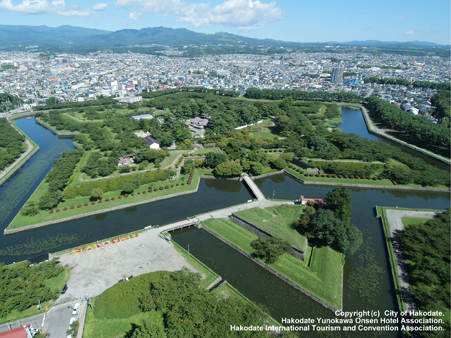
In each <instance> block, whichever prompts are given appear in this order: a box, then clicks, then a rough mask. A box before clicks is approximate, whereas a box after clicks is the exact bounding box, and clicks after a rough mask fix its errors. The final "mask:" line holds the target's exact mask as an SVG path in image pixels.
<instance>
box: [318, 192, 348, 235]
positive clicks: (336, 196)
mask: <svg viewBox="0 0 451 338" xmlns="http://www.w3.org/2000/svg"><path fill="white" fill-rule="evenodd" d="M324 209H327V210H331V211H332V212H333V214H334V216H335V217H336V218H338V219H340V220H341V221H342V222H343V224H344V225H345V226H349V225H350V223H351V214H352V207H351V195H350V194H349V192H348V189H346V188H344V187H340V188H334V189H333V190H332V192H330V193H328V194H327V195H326V198H325V199H324Z"/></svg>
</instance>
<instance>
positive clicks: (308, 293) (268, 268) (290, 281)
mask: <svg viewBox="0 0 451 338" xmlns="http://www.w3.org/2000/svg"><path fill="white" fill-rule="evenodd" d="M203 230H205V231H206V232H208V233H209V234H210V235H212V236H214V237H216V238H217V239H219V240H220V241H221V242H223V243H225V244H227V245H228V246H230V247H231V248H232V249H235V250H236V251H238V252H239V253H241V254H242V255H244V256H246V257H247V258H249V259H250V260H251V261H253V262H254V263H256V264H258V265H260V266H261V267H262V268H263V269H265V270H267V271H269V272H271V273H272V274H273V275H275V276H276V277H279V278H280V279H281V280H283V281H284V282H285V283H287V284H288V285H290V286H292V287H293V288H295V289H296V290H298V291H300V292H302V293H303V294H304V295H306V296H307V297H310V298H311V299H313V300H314V301H316V302H318V303H320V304H321V305H322V306H324V307H325V308H326V309H328V310H331V311H333V312H335V311H338V310H341V309H337V308H335V307H333V306H332V305H330V304H329V303H327V302H325V301H324V300H322V299H321V298H319V297H317V296H315V295H314V294H313V293H311V292H309V291H307V290H305V289H304V288H303V287H301V286H300V285H298V284H296V283H295V282H293V281H292V280H290V279H288V278H287V277H285V276H284V275H282V274H281V273H279V272H277V271H276V270H274V269H273V268H271V267H269V266H268V265H266V264H265V263H263V262H261V261H259V260H258V259H256V258H254V257H252V255H250V254H248V253H247V252H246V251H244V250H242V249H240V248H239V247H237V246H236V245H234V244H232V243H230V242H229V241H228V240H226V239H225V238H223V237H221V236H219V235H218V234H217V233H216V232H214V231H212V230H210V229H208V228H207V227H203Z"/></svg>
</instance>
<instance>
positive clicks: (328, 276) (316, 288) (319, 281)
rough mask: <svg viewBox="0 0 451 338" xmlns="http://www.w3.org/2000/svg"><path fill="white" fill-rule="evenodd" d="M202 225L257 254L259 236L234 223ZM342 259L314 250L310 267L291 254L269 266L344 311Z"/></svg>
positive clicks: (325, 249)
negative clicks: (255, 251)
mask: <svg viewBox="0 0 451 338" xmlns="http://www.w3.org/2000/svg"><path fill="white" fill-rule="evenodd" d="M202 224H203V225H204V226H206V227H207V228H209V229H211V230H212V231H214V232H216V233H217V234H218V235H220V236H221V237H223V238H224V239H226V240H228V241H229V242H231V243H233V244H235V245H236V246H238V247H239V248H241V249H242V250H244V251H246V252H247V253H249V254H252V253H253V252H254V249H252V247H251V242H252V241H253V240H255V239H257V238H258V236H257V235H254V234H253V233H251V232H249V231H247V230H245V229H243V228H242V227H240V226H239V225H237V224H235V223H233V222H232V221H229V220H228V219H208V220H206V221H205V222H203V223H202ZM341 256H342V255H341V254H340V253H338V252H336V251H334V250H332V249H331V248H329V247H323V248H319V249H318V248H315V249H314V250H313V258H312V264H311V267H310V268H309V267H308V266H307V265H305V264H304V263H303V262H302V261H301V260H299V259H297V258H295V257H293V256H291V255H290V254H288V253H284V254H282V256H280V258H279V260H278V261H277V262H276V263H274V264H270V265H269V266H270V267H271V268H273V269H274V270H276V271H277V272H279V273H281V274H282V275H284V276H285V277H287V278H288V279H290V280H292V281H293V282H295V283H297V284H298V285H299V286H301V287H302V288H304V289H305V290H307V291H310V292H311V293H313V294H314V295H316V296H318V297H319V298H321V299H323V300H324V301H326V302H327V303H329V304H331V305H332V306H334V307H336V308H341V307H342V306H341V303H342V301H341V293H342V287H341V283H342V261H341Z"/></svg>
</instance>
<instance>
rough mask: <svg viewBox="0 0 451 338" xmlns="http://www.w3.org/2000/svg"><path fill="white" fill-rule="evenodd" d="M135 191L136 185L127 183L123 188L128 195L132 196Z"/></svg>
mask: <svg viewBox="0 0 451 338" xmlns="http://www.w3.org/2000/svg"><path fill="white" fill-rule="evenodd" d="M134 190H135V185H134V184H133V183H125V184H124V186H123V187H122V191H123V192H124V193H126V194H131V193H132V192H133V191H134Z"/></svg>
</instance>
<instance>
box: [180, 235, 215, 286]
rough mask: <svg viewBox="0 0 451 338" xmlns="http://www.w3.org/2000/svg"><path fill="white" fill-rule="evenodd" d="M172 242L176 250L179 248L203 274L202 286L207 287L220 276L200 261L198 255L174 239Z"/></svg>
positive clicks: (184, 256) (188, 260) (189, 261)
mask: <svg viewBox="0 0 451 338" xmlns="http://www.w3.org/2000/svg"><path fill="white" fill-rule="evenodd" d="M172 244H173V245H174V248H175V250H177V251H178V253H179V254H181V255H182V256H183V258H185V259H186V260H187V262H188V263H189V264H191V265H192V266H193V267H194V268H195V269H196V270H198V271H199V273H200V274H201V275H202V280H201V285H202V286H204V287H207V286H208V285H209V284H211V283H212V282H213V281H214V280H215V279H217V278H218V277H219V275H218V274H217V273H216V272H214V271H213V270H212V269H210V268H209V267H208V266H206V265H205V264H204V263H202V262H201V261H199V260H198V259H197V258H196V257H194V256H193V255H191V254H189V253H188V251H186V250H185V249H184V248H182V247H181V246H180V244H178V243H176V242H174V241H172Z"/></svg>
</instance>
